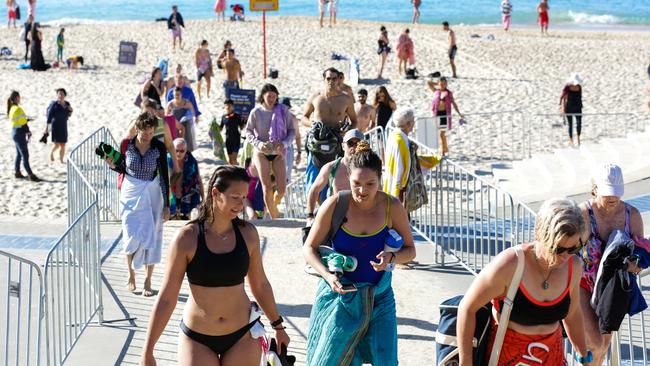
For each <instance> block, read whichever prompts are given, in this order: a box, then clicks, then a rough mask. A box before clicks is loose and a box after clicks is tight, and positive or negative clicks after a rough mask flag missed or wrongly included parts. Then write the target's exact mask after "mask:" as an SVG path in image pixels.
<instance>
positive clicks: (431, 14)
mask: <svg viewBox="0 0 650 366" xmlns="http://www.w3.org/2000/svg"><path fill="white" fill-rule="evenodd" d="M25 3H26V0H22V1H21V0H19V4H22V5H23V6H25ZM227 3H228V5H232V4H235V3H241V4H243V5H244V7H245V8H246V15H247V16H259V13H252V12H249V11H248V3H249V2H248V0H239V1H235V0H227ZM500 3H501V1H500V0H490V1H488V0H422V5H421V7H420V11H421V13H422V15H421V19H420V20H421V22H422V23H439V22H442V21H443V20H447V21H449V22H450V23H452V24H497V23H499V21H500V10H499V4H500ZM511 3H512V4H513V7H514V13H513V23H514V24H520V25H534V24H535V20H536V12H535V6H536V5H537V1H536V0H511ZM37 4H38V5H37V20H38V21H41V22H52V23H92V22H106V21H125V20H153V19H155V18H159V17H166V16H168V14H169V13H170V8H171V5H174V4H176V5H178V7H179V11H180V12H181V13H182V14H183V17H184V18H185V19H210V18H213V17H214V12H213V10H212V8H213V6H214V1H211V0H207V1H206V0H177V1H174V0H172V1H168V0H38V2H37ZM549 4H550V6H551V13H550V16H551V25H554V24H555V25H557V24H561V25H570V26H575V27H586V28H588V27H606V28H609V27H612V28H616V27H626V26H627V27H630V26H632V27H634V26H650V0H550V1H549ZM229 13H230V11H229ZM317 13H318V2H317V0H280V10H279V11H278V12H273V13H272V14H268V15H270V16H276V15H282V16H316V15H317ZM338 17H339V18H341V19H360V20H372V21H385V22H409V21H410V20H411V17H412V7H411V2H410V0H339V1H338Z"/></svg>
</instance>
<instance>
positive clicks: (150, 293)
mask: <svg viewBox="0 0 650 366" xmlns="http://www.w3.org/2000/svg"><path fill="white" fill-rule="evenodd" d="M153 295H154V291H153V289H152V288H151V280H145V281H144V289H143V290H142V296H144V297H151V296H153Z"/></svg>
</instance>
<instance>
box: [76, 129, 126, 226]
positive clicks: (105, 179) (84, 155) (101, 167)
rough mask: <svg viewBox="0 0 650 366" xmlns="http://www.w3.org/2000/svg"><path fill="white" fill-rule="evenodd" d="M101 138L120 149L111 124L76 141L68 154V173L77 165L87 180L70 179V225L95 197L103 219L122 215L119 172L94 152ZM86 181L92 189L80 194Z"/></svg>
mask: <svg viewBox="0 0 650 366" xmlns="http://www.w3.org/2000/svg"><path fill="white" fill-rule="evenodd" d="M100 142H104V143H107V144H109V145H111V146H113V147H114V148H115V149H117V150H118V151H119V149H120V146H119V144H118V143H117V142H116V141H115V139H114V138H113V135H112V134H111V132H110V131H109V130H108V128H106V127H100V128H98V129H97V130H95V132H93V133H91V134H90V135H88V137H86V138H85V139H83V140H82V141H81V142H79V143H78V144H77V145H75V147H74V148H72V150H70V153H69V155H68V176H70V174H71V171H70V170H71V169H72V168H73V167H74V168H75V169H77V170H78V171H79V173H80V174H81V176H83V177H84V181H81V180H76V181H70V180H68V225H72V223H73V222H74V221H75V220H76V219H77V217H79V216H80V215H81V214H82V212H84V211H85V210H86V208H87V207H88V206H89V205H90V204H91V202H92V201H93V200H95V199H97V204H98V207H99V213H100V220H101V221H110V220H115V219H119V217H120V215H119V212H120V210H119V204H120V197H119V191H118V190H117V173H115V172H113V171H111V170H110V168H109V167H108V165H106V163H105V162H104V161H103V160H102V159H100V158H99V157H98V156H97V155H96V154H95V148H97V146H98V145H99V143H100ZM84 184H89V186H90V187H92V191H83V192H82V193H83V194H80V192H79V189H80V187H81V186H83V185H84Z"/></svg>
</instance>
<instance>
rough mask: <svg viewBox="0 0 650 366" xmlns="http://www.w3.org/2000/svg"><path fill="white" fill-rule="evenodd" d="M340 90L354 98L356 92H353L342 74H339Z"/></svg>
mask: <svg viewBox="0 0 650 366" xmlns="http://www.w3.org/2000/svg"><path fill="white" fill-rule="evenodd" d="M339 88H340V89H341V91H342V92H344V93H345V94H347V95H349V96H351V97H353V96H354V92H353V91H352V88H351V87H350V85H348V84H346V83H345V75H343V73H342V72H339Z"/></svg>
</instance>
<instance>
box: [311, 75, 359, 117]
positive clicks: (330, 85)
mask: <svg viewBox="0 0 650 366" xmlns="http://www.w3.org/2000/svg"><path fill="white" fill-rule="evenodd" d="M339 74H340V73H339V71H338V70H336V69H335V68H333V67H330V68H329V69H327V70H325V72H323V80H324V81H325V91H324V92H323V91H318V92H316V93H314V94H312V95H311V96H310V97H309V99H307V104H306V105H305V111H304V113H303V116H302V124H303V126H305V127H311V125H312V124H311V121H310V117H311V115H312V113H313V114H314V118H315V120H316V121H321V122H323V123H324V124H325V125H326V126H329V127H331V128H334V129H337V130H339V129H341V127H343V120H344V119H345V116H347V117H348V118H350V123H351V125H350V128H355V127H356V126H357V116H356V114H355V113H354V98H352V96H350V95H347V94H345V93H344V92H343V91H341V89H340V87H339Z"/></svg>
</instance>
